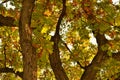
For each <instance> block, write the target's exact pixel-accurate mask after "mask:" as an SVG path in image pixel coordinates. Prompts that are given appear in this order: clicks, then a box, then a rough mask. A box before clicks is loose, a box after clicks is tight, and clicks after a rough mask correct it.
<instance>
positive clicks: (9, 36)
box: [0, 0, 120, 80]
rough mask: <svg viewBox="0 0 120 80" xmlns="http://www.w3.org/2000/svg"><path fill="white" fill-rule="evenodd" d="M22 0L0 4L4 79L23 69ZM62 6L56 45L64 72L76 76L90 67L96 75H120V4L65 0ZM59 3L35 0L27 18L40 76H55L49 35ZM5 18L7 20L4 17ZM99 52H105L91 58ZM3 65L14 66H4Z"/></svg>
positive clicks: (98, 78)
mask: <svg viewBox="0 0 120 80" xmlns="http://www.w3.org/2000/svg"><path fill="white" fill-rule="evenodd" d="M8 2H9V3H10V5H12V6H14V8H13V9H12V8H6V7H8V6H9V5H8V4H7V3H8ZM21 2H22V0H9V1H7V0H6V2H4V1H1V4H0V17H1V18H0V26H1V27H0V68H1V69H0V72H1V74H0V76H1V79H2V80H8V79H11V80H16V78H17V80H19V79H21V78H20V77H18V76H20V75H19V73H17V71H19V72H22V71H23V68H22V66H23V62H22V54H21V48H20V44H19V33H18V21H19V16H20V9H21V7H22V4H21ZM3 5H4V6H3ZM66 6H67V7H66V13H65V16H64V18H63V20H62V22H61V25H60V38H61V39H60V41H59V44H58V46H59V50H60V58H61V61H62V66H63V68H64V70H65V72H66V74H67V76H68V78H69V79H70V80H78V79H80V78H81V76H84V73H85V72H86V71H87V70H88V69H89V68H88V67H90V69H91V70H93V72H94V71H95V70H97V72H95V73H96V80H101V79H102V80H107V79H112V80H115V79H116V80H117V78H119V77H120V76H119V75H120V67H119V66H120V62H119V60H120V59H119V58H120V52H119V50H120V47H119V46H120V40H119V39H120V32H119V31H120V29H119V27H120V12H119V11H120V4H119V3H118V4H113V2H112V0H101V1H99V0H67V2H66ZM62 8H63V6H62V1H61V0H36V2H35V7H34V10H33V14H32V20H31V23H32V24H31V29H32V31H33V34H32V45H33V46H34V47H35V48H36V52H37V58H38V62H37V65H38V79H40V80H42V79H43V80H45V79H48V80H52V79H55V76H54V73H53V71H52V69H51V67H50V61H49V55H50V54H52V53H53V44H54V43H53V42H52V41H51V37H52V36H54V34H55V31H56V25H57V22H58V19H59V16H60V14H61V11H62ZM6 18H7V19H8V18H9V19H11V20H9V19H8V20H9V21H8V20H6ZM13 21H14V23H13ZM8 26H9V27H8ZM92 37H94V38H95V42H94V43H96V44H94V43H93V42H91V39H93V38H92ZM102 53H104V54H102ZM97 54H99V55H98V57H97V58H100V56H101V57H103V58H100V59H99V61H98V62H97V61H95V56H96V55H97ZM102 55H103V56H102ZM97 64H100V65H97ZM91 66H92V67H91ZM3 68H5V69H6V68H10V69H12V70H11V71H9V70H7V71H5V70H4V71H3V70H2V69H3ZM3 72H4V73H3ZM8 72H11V73H14V74H11V73H8ZM85 74H87V75H89V74H90V73H85ZM83 80H84V79H83Z"/></svg>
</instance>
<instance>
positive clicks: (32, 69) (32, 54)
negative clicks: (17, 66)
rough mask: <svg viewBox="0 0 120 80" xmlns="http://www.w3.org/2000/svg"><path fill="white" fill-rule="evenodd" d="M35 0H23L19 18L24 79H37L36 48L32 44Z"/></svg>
mask: <svg viewBox="0 0 120 80" xmlns="http://www.w3.org/2000/svg"><path fill="white" fill-rule="evenodd" d="M34 2H35V0H23V3H22V10H21V14H20V20H19V35H20V45H21V49H22V55H23V80H37V58H36V50H35V48H34V47H33V46H32V31H31V29H30V24H31V16H32V11H33V8H34Z"/></svg>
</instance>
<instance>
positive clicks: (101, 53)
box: [81, 31, 108, 80]
mask: <svg viewBox="0 0 120 80" xmlns="http://www.w3.org/2000/svg"><path fill="white" fill-rule="evenodd" d="M94 34H95V35H96V36H95V37H96V40H97V43H98V52H97V54H96V55H95V57H94V59H93V60H92V62H91V64H90V65H88V66H87V67H86V68H85V72H84V73H83V75H82V77H81V80H95V78H96V76H95V75H96V73H97V72H98V71H99V68H100V66H101V64H102V62H103V61H105V59H106V57H107V56H108V55H107V50H103V49H102V46H104V45H105V44H106V43H107V42H108V41H107V39H106V38H105V36H104V34H100V33H99V31H97V32H96V33H94ZM89 73H90V74H89Z"/></svg>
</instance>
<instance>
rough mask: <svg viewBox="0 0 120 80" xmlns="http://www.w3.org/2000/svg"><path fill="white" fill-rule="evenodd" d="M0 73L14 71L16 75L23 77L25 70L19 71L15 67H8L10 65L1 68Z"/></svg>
mask: <svg viewBox="0 0 120 80" xmlns="http://www.w3.org/2000/svg"><path fill="white" fill-rule="evenodd" d="M0 73H14V74H15V75H17V76H19V77H21V78H23V72H19V71H17V72H16V71H15V70H14V69H13V68H8V67H5V68H0Z"/></svg>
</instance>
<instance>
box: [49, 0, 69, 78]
mask: <svg viewBox="0 0 120 80" xmlns="http://www.w3.org/2000/svg"><path fill="white" fill-rule="evenodd" d="M62 1H63V9H62V13H61V15H60V17H59V20H58V23H57V25H56V32H55V35H54V36H53V37H52V38H51V41H53V42H54V45H53V53H52V54H50V55H49V60H50V65H51V67H52V69H53V72H54V74H55V77H56V80H68V77H67V75H66V73H65V71H64V69H63V67H62V63H61V60H60V54H59V47H58V43H59V40H60V34H59V29H60V24H61V21H62V19H63V17H64V15H65V11H66V0H62Z"/></svg>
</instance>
